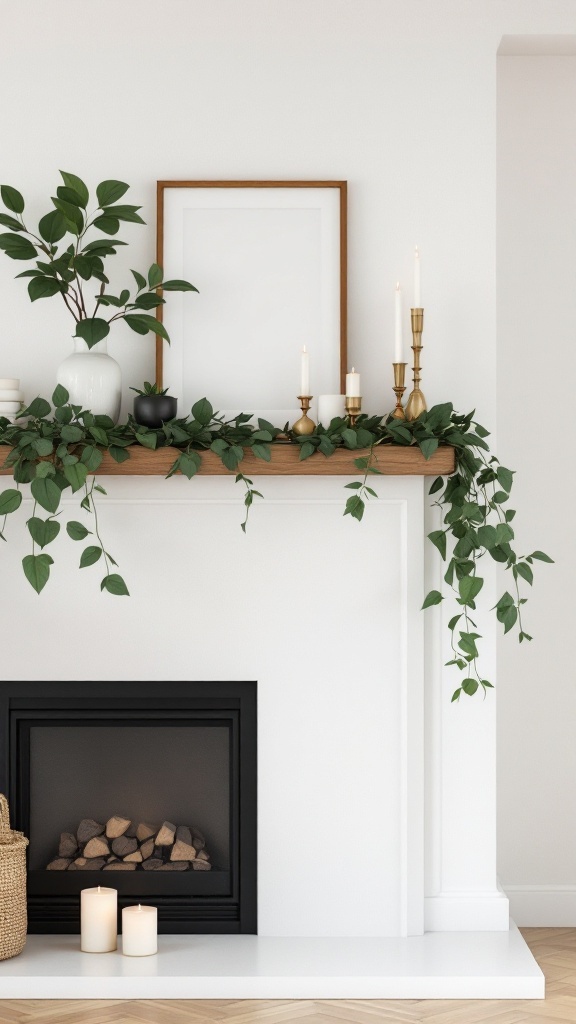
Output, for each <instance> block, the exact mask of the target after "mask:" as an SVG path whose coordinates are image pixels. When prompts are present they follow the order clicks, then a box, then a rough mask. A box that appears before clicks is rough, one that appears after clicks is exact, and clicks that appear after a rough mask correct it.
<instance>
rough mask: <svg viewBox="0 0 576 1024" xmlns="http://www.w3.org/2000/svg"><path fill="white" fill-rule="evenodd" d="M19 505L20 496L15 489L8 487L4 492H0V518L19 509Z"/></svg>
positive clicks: (20, 502)
mask: <svg viewBox="0 0 576 1024" xmlns="http://www.w3.org/2000/svg"><path fill="white" fill-rule="evenodd" d="M21 504H22V494H21V493H20V491H17V490H16V488H15V487H8V488H7V489H6V490H5V491H1V492H0V516H7V515H10V513H11V512H15V511H16V509H17V508H20V505H21Z"/></svg>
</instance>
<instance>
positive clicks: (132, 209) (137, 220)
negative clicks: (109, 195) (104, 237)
mask: <svg viewBox="0 0 576 1024" xmlns="http://www.w3.org/2000/svg"><path fill="white" fill-rule="evenodd" d="M102 209H103V211H104V214H105V215H106V216H108V217H116V218H117V219H118V220H122V221H127V222H128V223H131V224H145V223H146V221H144V220H142V217H141V216H140V214H139V213H138V210H141V209H142V207H141V206H104V207H103V208H102Z"/></svg>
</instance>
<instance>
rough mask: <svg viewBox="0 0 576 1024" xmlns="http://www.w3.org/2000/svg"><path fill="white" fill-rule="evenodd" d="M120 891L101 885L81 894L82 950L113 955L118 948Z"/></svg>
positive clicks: (85, 890) (83, 890)
mask: <svg viewBox="0 0 576 1024" xmlns="http://www.w3.org/2000/svg"><path fill="white" fill-rule="evenodd" d="M117 919H118V891H117V890H116V889H107V888H105V886H103V885H99V886H98V887H97V888H96V889H82V891H81V893H80V949H81V950H82V951H83V952H84V953H111V952H112V951H113V950H114V949H116V948H117V944H118V943H117V935H118V926H117Z"/></svg>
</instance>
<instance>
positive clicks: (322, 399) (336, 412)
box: [318, 395, 346, 427]
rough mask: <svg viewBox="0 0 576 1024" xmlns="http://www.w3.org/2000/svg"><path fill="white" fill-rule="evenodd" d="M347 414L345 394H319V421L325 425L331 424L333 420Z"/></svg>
mask: <svg viewBox="0 0 576 1024" xmlns="http://www.w3.org/2000/svg"><path fill="white" fill-rule="evenodd" d="M345 415H346V396H345V395H319V396H318V422H319V423H321V424H322V425H323V426H324V427H327V426H329V424H330V423H331V421H332V420H334V419H336V418H338V417H342V418H344V416H345Z"/></svg>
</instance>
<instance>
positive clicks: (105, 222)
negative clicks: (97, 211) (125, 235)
mask: <svg viewBox="0 0 576 1024" xmlns="http://www.w3.org/2000/svg"><path fill="white" fill-rule="evenodd" d="M93 223H94V227H95V228H98V230H99V231H103V232H104V233H105V234H106V235H116V234H117V233H118V231H119V230H120V221H119V220H118V218H117V217H111V216H110V215H109V214H107V213H103V214H102V215H101V216H100V217H96V218H95V219H94V222H93Z"/></svg>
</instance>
